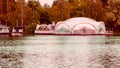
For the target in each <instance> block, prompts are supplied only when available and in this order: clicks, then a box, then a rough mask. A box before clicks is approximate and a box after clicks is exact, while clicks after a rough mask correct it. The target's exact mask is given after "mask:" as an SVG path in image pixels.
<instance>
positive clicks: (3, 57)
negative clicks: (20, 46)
mask: <svg viewBox="0 0 120 68" xmlns="http://www.w3.org/2000/svg"><path fill="white" fill-rule="evenodd" d="M0 50H1V51H0V67H1V68H24V64H23V62H22V61H21V60H22V58H23V57H24V54H23V53H16V52H15V51H9V50H7V49H4V48H3V49H0Z"/></svg>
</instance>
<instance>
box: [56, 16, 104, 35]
mask: <svg viewBox="0 0 120 68" xmlns="http://www.w3.org/2000/svg"><path fill="white" fill-rule="evenodd" d="M55 33H56V34H105V33H106V29H105V24H104V22H97V21H95V20H93V19H90V18H85V17H76V18H70V19H68V20H65V21H60V22H58V23H57V24H56V27H55Z"/></svg>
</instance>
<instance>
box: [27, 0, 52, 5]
mask: <svg viewBox="0 0 120 68" xmlns="http://www.w3.org/2000/svg"><path fill="white" fill-rule="evenodd" d="M26 1H27V0H26ZM39 1H40V4H41V5H42V6H43V5H44V4H48V5H50V6H51V5H52V4H53V1H54V0H39Z"/></svg>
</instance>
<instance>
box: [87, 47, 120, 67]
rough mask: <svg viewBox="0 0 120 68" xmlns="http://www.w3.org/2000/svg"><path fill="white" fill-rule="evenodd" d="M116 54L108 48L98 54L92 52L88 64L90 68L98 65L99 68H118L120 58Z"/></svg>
mask: <svg viewBox="0 0 120 68" xmlns="http://www.w3.org/2000/svg"><path fill="white" fill-rule="evenodd" d="M117 54H118V52H117V51H116V50H115V49H113V48H111V47H108V49H106V50H101V51H100V52H99V53H96V52H92V55H91V56H90V59H89V62H90V64H91V67H95V65H97V64H98V65H100V67H101V68H119V67H120V65H119V62H120V58H119V56H118V55H117Z"/></svg>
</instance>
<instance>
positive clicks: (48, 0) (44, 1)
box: [39, 0, 53, 5]
mask: <svg viewBox="0 0 120 68" xmlns="http://www.w3.org/2000/svg"><path fill="white" fill-rule="evenodd" d="M39 1H40V4H41V5H44V4H48V5H52V4H53V0H39Z"/></svg>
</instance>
